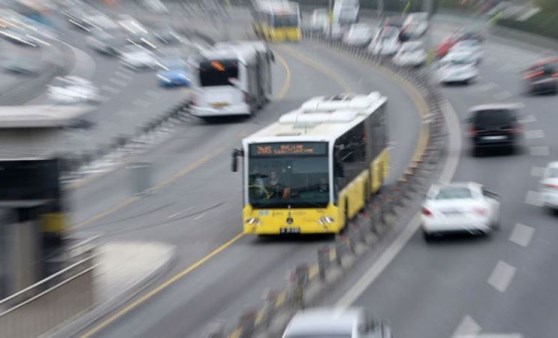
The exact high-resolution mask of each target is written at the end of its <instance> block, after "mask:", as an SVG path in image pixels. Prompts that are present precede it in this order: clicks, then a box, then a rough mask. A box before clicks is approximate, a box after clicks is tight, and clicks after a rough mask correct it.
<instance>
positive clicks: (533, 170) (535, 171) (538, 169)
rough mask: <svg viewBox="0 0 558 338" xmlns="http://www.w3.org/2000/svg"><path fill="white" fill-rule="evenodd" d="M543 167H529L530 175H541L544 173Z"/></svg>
mask: <svg viewBox="0 0 558 338" xmlns="http://www.w3.org/2000/svg"><path fill="white" fill-rule="evenodd" d="M544 171H545V168H543V167H532V168H531V176H533V177H542V176H543V175H544Z"/></svg>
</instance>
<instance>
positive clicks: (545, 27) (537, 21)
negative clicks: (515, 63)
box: [498, 0, 558, 39]
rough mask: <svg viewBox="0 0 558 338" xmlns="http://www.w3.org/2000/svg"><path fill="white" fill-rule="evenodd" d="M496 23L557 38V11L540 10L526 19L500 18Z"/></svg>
mask: <svg viewBox="0 0 558 338" xmlns="http://www.w3.org/2000/svg"><path fill="white" fill-rule="evenodd" d="M553 1H556V0H553ZM557 2H558V1H557ZM498 25H500V26H504V27H508V28H513V29H517V30H521V31H524V32H527V33H533V34H538V35H542V36H545V37H548V38H552V39H558V29H556V27H558V12H548V11H541V12H539V13H537V14H535V15H533V16H532V17H530V18H529V19H527V20H526V21H516V20H513V19H500V20H498Z"/></svg>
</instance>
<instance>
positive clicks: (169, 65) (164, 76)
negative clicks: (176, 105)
mask: <svg viewBox="0 0 558 338" xmlns="http://www.w3.org/2000/svg"><path fill="white" fill-rule="evenodd" d="M161 65H162V68H163V69H162V70H161V71H159V72H158V73H157V78H159V84H160V85H161V86H163V87H188V86H190V82H191V77H190V76H191V74H190V72H189V71H188V67H187V66H186V62H185V61H183V60H182V59H181V58H173V59H169V60H163V61H162V62H161Z"/></svg>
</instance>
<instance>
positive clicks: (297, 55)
mask: <svg viewBox="0 0 558 338" xmlns="http://www.w3.org/2000/svg"><path fill="white" fill-rule="evenodd" d="M280 48H281V49H283V50H284V51H286V52H287V53H288V54H290V55H291V56H293V57H294V58H296V59H298V60H299V61H300V62H302V63H304V64H306V65H308V66H310V67H312V68H314V69H316V70H318V71H320V72H321V73H323V74H325V75H326V76H327V77H329V78H331V79H332V80H334V81H335V82H337V83H338V84H340V85H341V87H343V90H344V91H345V92H352V91H353V89H352V87H351V85H350V84H349V83H348V82H347V81H345V80H344V79H343V78H341V77H340V76H339V75H338V74H336V73H335V72H333V71H332V70H331V69H329V68H327V67H326V66H324V65H322V64H319V63H317V62H316V61H314V60H312V59H310V58H309V57H308V56H306V55H304V54H302V53H299V52H297V51H295V50H294V49H293V48H291V47H288V46H286V45H281V46H280Z"/></svg>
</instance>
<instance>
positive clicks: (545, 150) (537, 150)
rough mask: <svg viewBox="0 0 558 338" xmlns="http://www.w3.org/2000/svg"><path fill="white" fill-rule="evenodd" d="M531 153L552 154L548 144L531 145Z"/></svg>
mask: <svg viewBox="0 0 558 338" xmlns="http://www.w3.org/2000/svg"><path fill="white" fill-rule="evenodd" d="M529 153H530V154H531V155H533V156H548V155H550V148H548V146H531V147H530V148H529Z"/></svg>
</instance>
